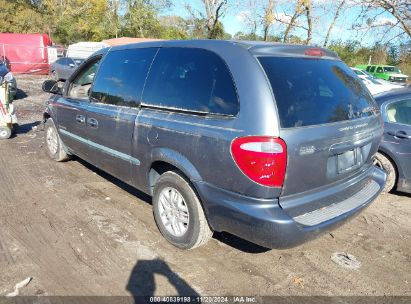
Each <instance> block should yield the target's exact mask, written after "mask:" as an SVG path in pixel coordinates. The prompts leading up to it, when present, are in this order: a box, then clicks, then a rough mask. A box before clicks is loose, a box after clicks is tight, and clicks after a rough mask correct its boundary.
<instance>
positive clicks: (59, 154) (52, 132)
mask: <svg viewBox="0 0 411 304" xmlns="http://www.w3.org/2000/svg"><path fill="white" fill-rule="evenodd" d="M45 131H46V134H45V140H46V151H47V154H48V155H49V156H50V158H52V159H54V160H55V161H58V162H61V161H65V160H68V159H69V158H70V157H69V155H68V154H67V152H66V151H65V149H64V144H63V142H62V141H61V139H60V136H59V134H58V133H57V129H56V127H55V126H54V122H53V120H52V119H48V120H47V122H46V128H45Z"/></svg>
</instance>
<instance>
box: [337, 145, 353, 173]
mask: <svg viewBox="0 0 411 304" xmlns="http://www.w3.org/2000/svg"><path fill="white" fill-rule="evenodd" d="M356 155H357V153H356V150H355V149H354V150H349V151H345V152H344V153H341V154H338V155H337V170H338V173H342V172H345V171H348V170H350V169H352V168H353V167H354V166H355V165H356V164H357V161H356V159H357V157H356Z"/></svg>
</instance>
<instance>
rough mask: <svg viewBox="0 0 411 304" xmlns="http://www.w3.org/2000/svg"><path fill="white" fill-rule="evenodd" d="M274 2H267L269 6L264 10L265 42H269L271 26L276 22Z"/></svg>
mask: <svg viewBox="0 0 411 304" xmlns="http://www.w3.org/2000/svg"><path fill="white" fill-rule="evenodd" d="M274 7H275V5H274V0H267V4H266V6H265V8H264V18H263V27H264V28H263V32H264V37H263V40H264V41H267V40H268V35H269V31H270V28H271V26H272V25H273V22H274Z"/></svg>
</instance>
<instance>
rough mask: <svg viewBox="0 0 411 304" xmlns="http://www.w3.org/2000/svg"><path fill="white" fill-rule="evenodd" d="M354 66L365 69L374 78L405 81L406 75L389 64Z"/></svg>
mask: <svg viewBox="0 0 411 304" xmlns="http://www.w3.org/2000/svg"><path fill="white" fill-rule="evenodd" d="M356 68H359V69H361V70H365V71H367V72H368V73H370V74H371V75H373V76H375V77H376V78H380V79H384V80H387V81H391V82H396V83H401V84H405V83H407V80H408V76H407V75H405V74H402V72H401V70H400V69H399V68H397V67H395V66H391V65H378V64H370V65H367V66H365V65H357V66H356Z"/></svg>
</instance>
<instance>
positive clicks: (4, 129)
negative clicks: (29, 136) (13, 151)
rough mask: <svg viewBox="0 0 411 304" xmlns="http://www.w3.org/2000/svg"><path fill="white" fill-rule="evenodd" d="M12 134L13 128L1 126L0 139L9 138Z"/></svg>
mask: <svg viewBox="0 0 411 304" xmlns="http://www.w3.org/2000/svg"><path fill="white" fill-rule="evenodd" d="M11 134H12V130H11V129H10V128H9V127H0V139H8V138H10V137H11Z"/></svg>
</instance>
